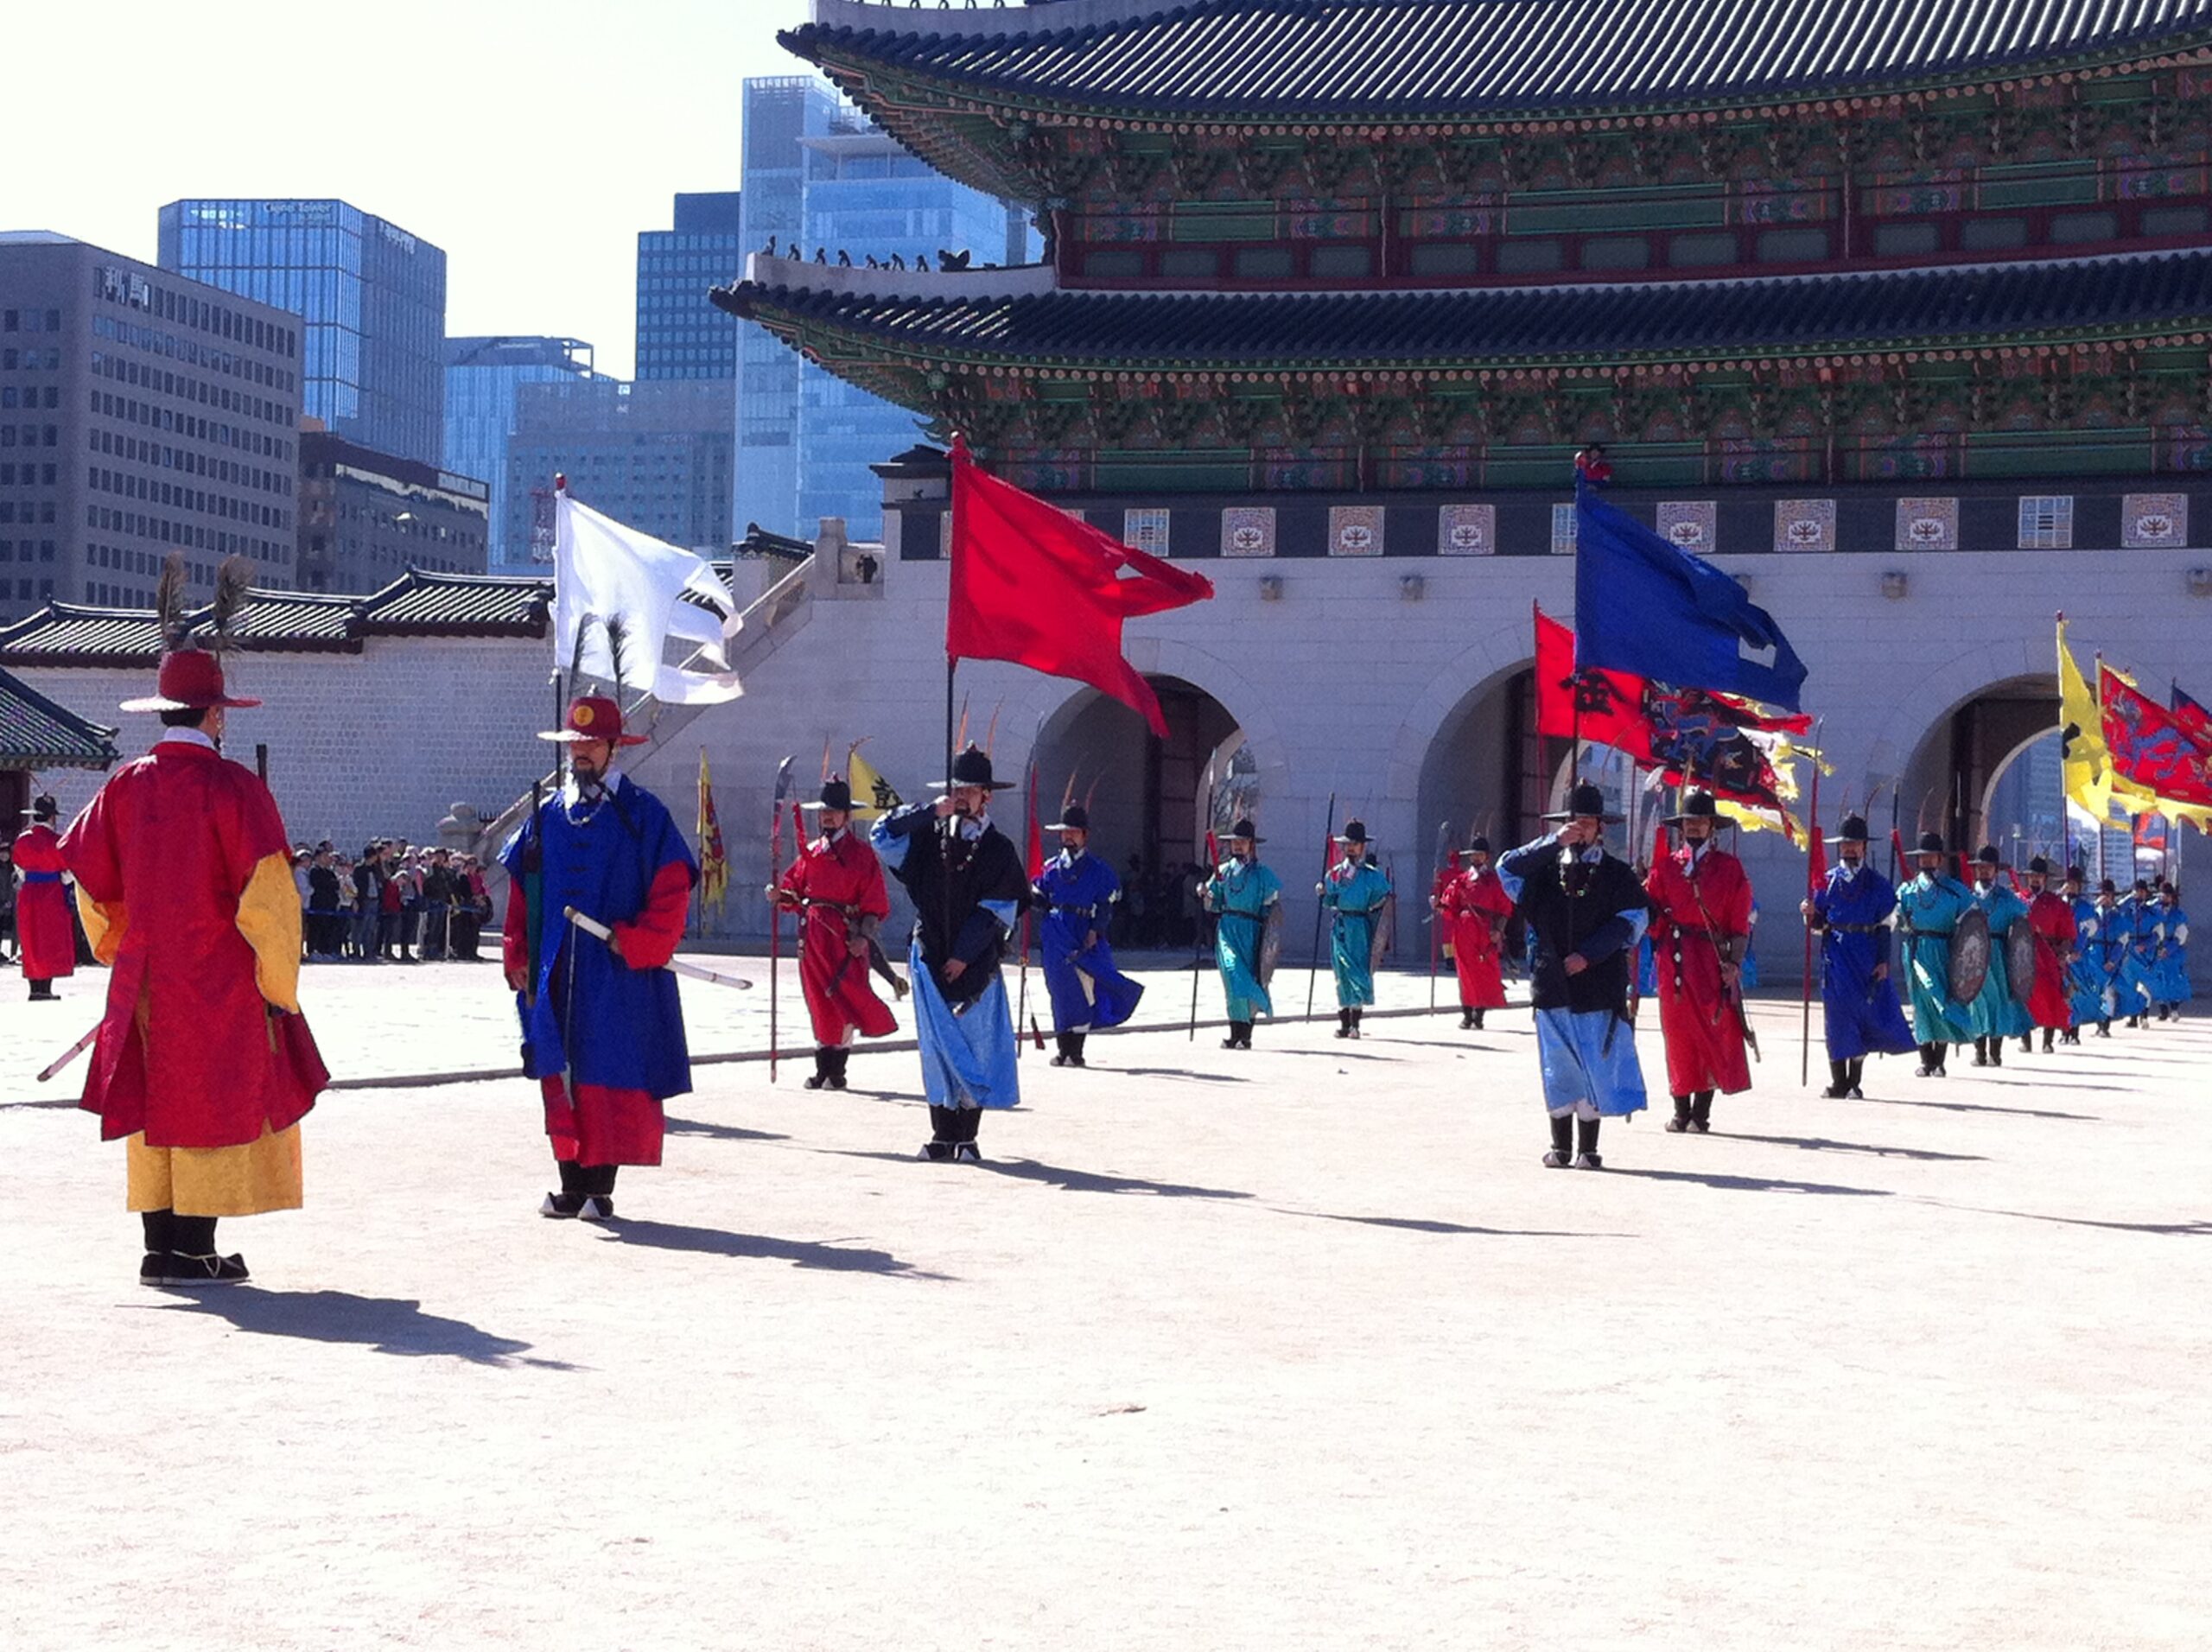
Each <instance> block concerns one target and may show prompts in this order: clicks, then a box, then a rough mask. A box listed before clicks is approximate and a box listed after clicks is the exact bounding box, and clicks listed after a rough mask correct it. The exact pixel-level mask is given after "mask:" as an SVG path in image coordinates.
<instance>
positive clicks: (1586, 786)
mask: <svg viewBox="0 0 2212 1652" xmlns="http://www.w3.org/2000/svg"><path fill="white" fill-rule="evenodd" d="M1585 815H1594V816H1596V817H1597V818H1598V819H1599V820H1601V821H1604V822H1605V823H1607V824H1608V825H1617V824H1618V823H1619V822H1620V821H1621V819H1622V818H1623V817H1622V816H1619V815H1609V814H1607V813H1606V812H1605V793H1604V792H1603V791H1599V789H1598V788H1597V787H1596V786H1593V785H1591V784H1590V783H1589V782H1588V781H1587V780H1585V781H1583V782H1582V784H1581V785H1578V786H1576V787H1575V788H1574V789H1573V791H1570V792H1568V793H1567V807H1566V808H1564V809H1554V810H1552V811H1551V813H1549V814H1548V815H1546V816H1544V818H1545V819H1546V820H1580V819H1581V818H1582V817H1583V816H1585Z"/></svg>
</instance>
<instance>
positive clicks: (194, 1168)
mask: <svg viewBox="0 0 2212 1652" xmlns="http://www.w3.org/2000/svg"><path fill="white" fill-rule="evenodd" d="M240 577H241V581H242V577H243V576H240ZM219 606H220V604H219ZM259 703H260V702H259V701H257V700H247V699H239V698H236V697H233V696H231V695H230V694H228V693H227V692H226V689H225V686H224V682H223V668H222V664H221V662H220V661H219V660H218V659H217V658H216V657H215V656H214V655H213V654H212V653H208V652H206V651H202V650H199V649H185V650H181V651H174V652H171V653H170V654H169V655H168V657H167V658H164V659H163V660H162V668H161V678H160V689H159V692H158V693H156V694H155V695H153V696H150V697H149V698H146V699H143V700H129V701H125V702H124V706H123V709H124V710H125V711H158V712H159V713H161V715H162V723H163V724H164V725H165V727H164V729H163V732H162V737H161V739H160V740H158V741H156V743H155V746H154V749H153V750H152V751H151V752H150V753H148V754H147V755H146V756H144V757H142V758H140V759H138V760H137V762H135V763H131V764H128V765H126V766H124V767H123V768H120V769H118V770H117V771H116V772H115V773H114V775H113V776H111V778H109V780H108V782H107V784H106V785H104V786H102V787H101V788H100V791H99V795H98V796H97V797H94V798H93V799H92V802H91V803H90V804H87V805H86V809H85V811H84V812H83V813H82V814H80V815H79V816H77V818H76V819H75V820H74V821H73V822H72V823H70V827H69V829H68V831H67V833H66V834H65V835H64V836H63V837H62V840H61V854H62V856H63V858H64V859H65V860H66V861H67V863H68V867H69V871H70V873H71V874H72V875H73V877H74V878H75V879H76V880H77V901H78V908H79V913H80V915H81V916H82V917H83V918H84V922H85V932H86V937H87V938H88V939H89V940H90V941H91V942H92V950H93V952H94V953H95V954H96V955H97V956H99V959H100V961H101V962H102V963H107V964H110V965H111V966H112V971H113V972H112V973H111V975H110V976H109V978H108V989H107V1012H106V1014H105V1018H104V1019H103V1020H101V1022H100V1026H99V1036H98V1039H97V1041H96V1042H95V1043H94V1045H93V1046H92V1071H91V1073H90V1075H89V1076H88V1077H87V1078H86V1082H85V1096H84V1101H83V1103H82V1104H83V1106H84V1107H85V1109H86V1110H87V1111H89V1112H92V1113H97V1114H99V1116H100V1134H101V1135H102V1137H103V1138H104V1139H105V1140H108V1141H114V1140H115V1139H117V1138H118V1137H121V1138H124V1141H125V1153H126V1157H127V1161H128V1166H129V1183H130V1209H132V1210H136V1211H137V1212H139V1213H140V1217H141V1219H142V1221H143V1224H144V1227H145V1236H146V1255H145V1260H144V1261H143V1262H142V1263H141V1264H140V1266H139V1270H138V1277H139V1281H140V1283H142V1284H145V1285H152V1286H157V1287H183V1286H201V1285H229V1284H232V1283H235V1282H237V1281H238V1280H244V1279H245V1278H246V1277H247V1273H246V1266H245V1259H244V1258H243V1257H239V1256H236V1255H232V1256H224V1255H218V1254H217V1253H216V1249H215V1223H216V1222H217V1220H218V1219H219V1218H220V1217H226V1216H253V1215H257V1214H258V1213H260V1212H262V1211H264V1210H297V1209H298V1208H299V1206H300V1203H301V1182H300V1132H299V1122H300V1120H301V1119H302V1117H303V1116H304V1115H306V1113H307V1112H308V1109H310V1108H311V1107H313V1106H314V1105H315V1096H317V1095H318V1094H320V1093H321V1090H322V1089H323V1087H324V1086H325V1085H326V1084H327V1083H329V1080H330V1075H329V1073H328V1072H327V1071H325V1070H324V1067H323V1064H322V1058H321V1055H320V1054H319V1053H318V1052H316V1049H315V1039H314V1038H313V1036H312V1035H311V1034H310V1033H309V1032H308V1025H307V1020H306V1019H305V1018H304V1017H303V1016H302V1015H301V1013H300V1005H299V978H300V900H299V893H298V891H297V890H296V888H295V887H294V886H293V884H292V872H291V852H290V841H289V838H288V837H287V836H285V832H284V823H283V819H282V818H281V817H280V816H278V814H277V803H276V799H275V798H273V797H270V795H269V788H268V787H267V786H265V785H263V784H262V783H261V781H260V779H259V778H257V776H256V775H255V774H254V772H252V771H251V769H248V768H245V767H243V766H240V765H238V764H236V763H232V762H230V761H228V760H226V759H225V758H224V756H223V755H222V749H221V741H222V738H223V720H224V714H225V713H226V710H229V709H231V708H237V707H244V706H253V705H258V704H259Z"/></svg>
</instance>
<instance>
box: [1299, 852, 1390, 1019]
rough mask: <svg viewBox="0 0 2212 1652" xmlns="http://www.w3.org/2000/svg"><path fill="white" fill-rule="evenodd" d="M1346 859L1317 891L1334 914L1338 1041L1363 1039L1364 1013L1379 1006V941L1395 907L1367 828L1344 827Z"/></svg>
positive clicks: (1331, 937) (1331, 925)
mask: <svg viewBox="0 0 2212 1652" xmlns="http://www.w3.org/2000/svg"><path fill="white" fill-rule="evenodd" d="M1337 842H1339V843H1341V844H1343V845H1344V859H1343V860H1341V861H1338V862H1337V863H1336V865H1334V866H1333V867H1330V868H1329V875H1328V876H1327V877H1325V878H1324V879H1323V880H1321V881H1320V882H1319V884H1317V885H1315V886H1314V891H1313V893H1316V894H1318V895H1319V896H1320V897H1321V905H1322V906H1323V908H1324V909H1325V910H1326V911H1327V912H1329V914H1330V918H1329V963H1330V967H1331V969H1332V970H1333V971H1334V972H1335V974H1336V977H1337V1036H1338V1038H1340V1039H1356V1038H1357V1037H1358V1036H1359V1012H1360V1011H1361V1010H1362V1009H1363V1008H1364V1007H1366V1006H1368V1005H1370V1004H1372V1003H1373V1002H1374V1001H1375V937H1376V934H1377V932H1378V931H1380V930H1381V928H1382V926H1383V914H1384V912H1385V911H1386V910H1387V909H1388V907H1389V904H1390V880H1389V875H1388V874H1385V873H1384V872H1383V868H1382V867H1379V866H1377V865H1376V864H1375V862H1374V861H1371V860H1370V859H1369V858H1368V854H1367V845H1368V838H1367V828H1366V826H1365V825H1364V824H1363V823H1361V822H1359V821H1357V820H1351V821H1346V822H1345V823H1344V836H1341V837H1339V838H1338V839H1337Z"/></svg>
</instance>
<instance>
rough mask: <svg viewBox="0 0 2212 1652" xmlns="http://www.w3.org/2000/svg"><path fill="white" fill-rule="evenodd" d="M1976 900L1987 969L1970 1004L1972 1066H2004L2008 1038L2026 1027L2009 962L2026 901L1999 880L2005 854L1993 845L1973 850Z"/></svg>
mask: <svg viewBox="0 0 2212 1652" xmlns="http://www.w3.org/2000/svg"><path fill="white" fill-rule="evenodd" d="M1973 865H1974V896H1973V899H1974V905H1976V906H1978V907H1980V909H1981V911H1982V912H1983V913H1984V914H1985V915H1986V917H1987V918H1988V920H1989V968H1988V969H1987V970H1986V972H1985V973H1984V974H1983V975H1982V977H1981V990H1980V992H1978V993H1976V994H1974V1002H1972V1003H1971V1004H1968V1005H1967V1030H1968V1031H1969V1032H1972V1033H1973V1034H1974V1065H1975V1066H1977V1067H2001V1066H2003V1065H2004V1064H2005V1039H2009V1038H2012V1037H2013V1036H2015V1035H2016V1034H2020V1033H2024V1032H2026V1031H2027V1030H2028V1026H2029V1021H2028V1011H2027V1006H2026V1005H2025V1004H2024V1002H2023V1001H2022V1000H2023V997H2024V993H2025V990H2026V988H2025V987H2024V986H2021V987H2018V988H2016V987H2015V986H2014V984H2013V982H2012V970H2011V969H2009V968H2008V967H2007V966H2006V963H2005V937H2006V936H2008V935H2009V934H2011V933H2012V925H2013V924H2019V923H2024V922H2026V920H2027V916H2028V904H2027V902H2025V901H2024V900H2022V899H2020V898H2019V896H2018V895H2016V894H2014V893H2012V891H2011V890H2010V889H2008V888H2006V887H2005V886H2004V885H2003V884H2001V883H1999V882H1998V881H1997V874H1999V872H2001V871H2003V870H2004V869H2005V857H2004V856H2003V855H1999V853H1998V852H1997V846H1996V845H1995V844H1994V843H1985V844H1983V845H1982V846H1981V847H1980V848H1978V849H1976V850H1975V851H1974V862H1973Z"/></svg>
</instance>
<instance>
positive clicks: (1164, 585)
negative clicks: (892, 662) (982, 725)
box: [944, 437, 1213, 740]
mask: <svg viewBox="0 0 2212 1652" xmlns="http://www.w3.org/2000/svg"><path fill="white" fill-rule="evenodd" d="M1212 594H1213V582H1212V581H1211V580H1208V579H1207V578H1205V576H1204V575H1199V574H1194V573H1192V572H1191V571H1190V570H1189V569H1182V568H1177V567H1175V566H1174V565H1173V563H1170V562H1162V561H1161V560H1160V558H1159V557H1157V556H1147V555H1146V554H1145V553H1144V552H1143V551H1141V550H1135V548H1133V547H1131V546H1128V545H1125V544H1123V543H1121V542H1120V541H1119V540H1117V539H1116V538H1114V537H1112V536H1111V535H1110V534H1106V533H1102V532H1100V531H1098V530H1097V529H1096V528H1093V527H1090V526H1089V525H1088V524H1084V523H1081V522H1078V521H1077V520H1075V519H1074V518H1072V517H1070V516H1069V515H1068V514H1067V513H1066V512H1065V511H1061V510H1059V509H1058V507H1056V506H1054V505H1047V504H1046V502H1045V501H1044V500H1043V499H1038V498H1037V497H1036V496H1035V495H1033V494H1030V493H1025V492H1022V491H1021V490H1020V488H1018V487H1015V486H1013V485H1012V484H1011V483H1008V482H1002V481H1001V480H999V479H998V478H997V477H995V476H991V475H988V474H986V473H984V472H983V471H982V469H980V468H978V467H977V466H976V462H975V461H974V460H973V459H972V458H970V457H969V453H968V444H967V443H966V442H963V441H961V440H960V439H959V438H957V437H955V438H954V439H953V443H952V589H951V594H950V600H949V602H948V603H947V606H946V609H945V616H944V651H945V652H946V653H947V654H949V655H950V656H951V657H952V658H954V659H1002V660H1009V661H1011V662H1012V663H1014V664H1016V665H1027V667H1029V669H1030V670H1033V671H1042V672H1044V673H1045V674H1046V676H1047V677H1072V678H1074V679H1075V680H1076V681H1077V682H1078V683H1089V684H1090V686H1091V687H1092V688H1094V689H1097V690H1098V691H1099V692H1100V693H1101V694H1103V695H1107V696H1110V697H1112V698H1114V699H1116V700H1119V701H1120V702H1122V704H1123V705H1125V706H1128V708H1130V709H1131V710H1133V711H1135V712H1137V713H1138V714H1140V715H1141V716H1142V717H1143V718H1144V720H1145V721H1146V722H1147V723H1148V724H1150V725H1151V728H1152V732H1153V733H1154V734H1157V735H1159V736H1160V738H1161V739H1162V740H1165V739H1166V737H1167V719H1166V715H1164V714H1162V712H1161V711H1160V701H1159V699H1158V698H1157V697H1156V696H1154V693H1153V691H1152V688H1151V685H1150V684H1148V683H1146V681H1145V680H1144V678H1143V677H1142V676H1141V675H1140V674H1139V673H1138V671H1137V670H1136V668H1135V666H1133V665H1131V664H1129V663H1128V661H1127V660H1126V659H1123V658H1122V621H1123V620H1125V619H1136V618H1138V617H1140V616H1141V615H1144V614H1147V613H1165V612H1166V610H1168V609H1170V608H1179V607H1185V606H1186V605H1187V604H1189V603H1192V602H1198V601H1203V600H1205V599H1206V598H1208V597H1211V595H1212Z"/></svg>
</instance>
